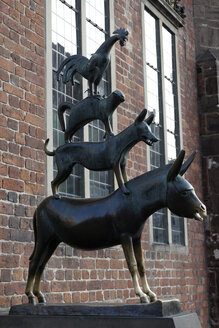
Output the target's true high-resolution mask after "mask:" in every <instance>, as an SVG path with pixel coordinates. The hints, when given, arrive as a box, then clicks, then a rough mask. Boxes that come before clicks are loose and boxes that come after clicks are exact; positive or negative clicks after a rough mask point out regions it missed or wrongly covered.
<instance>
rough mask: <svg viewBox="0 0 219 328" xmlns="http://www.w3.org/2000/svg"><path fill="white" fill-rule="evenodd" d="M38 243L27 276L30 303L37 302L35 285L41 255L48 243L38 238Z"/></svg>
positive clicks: (26, 292) (27, 292)
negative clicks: (34, 291)
mask: <svg viewBox="0 0 219 328" xmlns="http://www.w3.org/2000/svg"><path fill="white" fill-rule="evenodd" d="M35 243H36V245H35V249H34V252H33V254H32V256H31V257H30V263H29V271H28V278H27V285H26V289H25V294H26V295H27V297H28V300H29V303H31V304H35V298H34V294H33V285H34V281H35V277H36V273H37V270H38V267H39V265H40V261H41V257H42V254H43V251H44V248H45V246H46V244H44V243H42V242H39V241H38V240H36V242H35Z"/></svg>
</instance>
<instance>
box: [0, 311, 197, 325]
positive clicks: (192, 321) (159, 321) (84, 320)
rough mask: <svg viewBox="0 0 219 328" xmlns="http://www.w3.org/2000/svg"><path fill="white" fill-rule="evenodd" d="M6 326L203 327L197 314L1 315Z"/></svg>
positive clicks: (0, 320) (0, 318)
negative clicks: (116, 315)
mask: <svg viewBox="0 0 219 328" xmlns="http://www.w3.org/2000/svg"><path fill="white" fill-rule="evenodd" d="M0 327H4V328H26V327H31V328H39V327H40V328H48V327H52V328H60V327H64V328H73V327H74V328H88V327H89V328H123V327H125V328H144V327H150V328H161V327H162V328H201V325H200V322H199V320H198V317H197V314H195V313H189V314H180V315H175V316H171V317H144V318H138V317H115V316H39V315H38V316H35V315H34V316H32V315H26V316H24V315H7V316H0Z"/></svg>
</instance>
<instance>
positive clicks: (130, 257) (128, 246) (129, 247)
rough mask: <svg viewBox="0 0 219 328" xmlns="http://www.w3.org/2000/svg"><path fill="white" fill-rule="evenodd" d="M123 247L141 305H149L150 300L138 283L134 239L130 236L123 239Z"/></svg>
mask: <svg viewBox="0 0 219 328" xmlns="http://www.w3.org/2000/svg"><path fill="white" fill-rule="evenodd" d="M122 247H123V251H124V254H125V258H126V262H127V265H128V268H129V271H130V273H131V276H132V281H133V285H134V290H135V294H136V295H138V296H139V297H140V300H141V303H148V298H147V296H146V295H145V293H143V292H142V290H141V288H140V286H139V283H138V276H137V272H138V270H137V263H136V259H135V254H134V249H133V244H132V238H131V237H129V236H124V237H123V238H122Z"/></svg>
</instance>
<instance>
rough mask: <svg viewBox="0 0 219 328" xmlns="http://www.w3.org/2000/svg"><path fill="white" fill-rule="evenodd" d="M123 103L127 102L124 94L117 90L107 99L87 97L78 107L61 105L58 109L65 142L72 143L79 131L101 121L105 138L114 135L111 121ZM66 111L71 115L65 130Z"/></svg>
mask: <svg viewBox="0 0 219 328" xmlns="http://www.w3.org/2000/svg"><path fill="white" fill-rule="evenodd" d="M123 101H125V97H124V94H123V93H122V92H121V91H119V90H116V91H114V92H112V93H111V94H110V95H109V96H108V97H107V98H102V97H100V96H93V97H87V98H85V99H83V100H82V101H80V102H79V103H78V104H77V105H73V104H71V103H70V102H63V103H61V104H60V105H59V107H58V117H59V122H60V125H61V128H62V131H63V132H65V142H70V141H71V138H72V136H73V135H74V134H75V132H76V131H77V130H78V129H80V128H82V127H83V126H84V125H85V124H87V123H89V122H91V121H93V120H101V121H102V122H103V123H104V125H105V129H106V133H105V136H107V135H113V132H112V127H111V123H110V120H111V117H112V114H113V112H114V111H115V109H116V108H117V107H118V106H119V104H121V102H123ZM66 109H70V115H69V118H68V120H67V125H66V128H65V122H64V117H63V113H64V111H65V110H66Z"/></svg>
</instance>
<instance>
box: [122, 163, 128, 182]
mask: <svg viewBox="0 0 219 328" xmlns="http://www.w3.org/2000/svg"><path fill="white" fill-rule="evenodd" d="M125 164H126V163H123V164H120V168H121V172H122V177H123V180H124V182H125V183H126V182H127V181H128V177H127V174H126V169H125Z"/></svg>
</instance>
